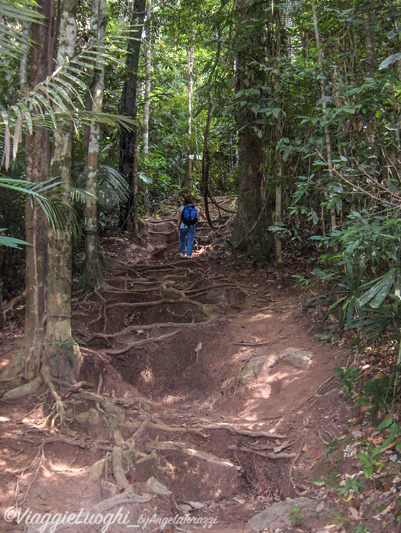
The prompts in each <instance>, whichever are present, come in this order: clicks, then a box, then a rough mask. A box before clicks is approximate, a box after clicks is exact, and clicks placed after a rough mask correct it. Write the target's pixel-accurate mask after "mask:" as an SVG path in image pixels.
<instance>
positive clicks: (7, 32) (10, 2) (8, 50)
mask: <svg viewBox="0 0 401 533" xmlns="http://www.w3.org/2000/svg"><path fill="white" fill-rule="evenodd" d="M36 7H37V4H36V2H34V1H33V0H18V2H17V1H14V0H0V55H1V56H3V57H10V58H18V57H19V56H20V55H21V54H22V53H23V52H24V46H26V45H28V44H29V43H30V40H29V38H28V37H27V36H26V35H24V34H23V32H21V27H20V26H21V24H29V23H32V22H40V21H41V20H42V19H43V16H42V15H40V14H39V13H37V12H36V11H34V8H36ZM7 21H8V24H7Z"/></svg>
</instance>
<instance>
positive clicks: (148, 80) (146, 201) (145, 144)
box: [143, 0, 152, 213]
mask: <svg viewBox="0 0 401 533" xmlns="http://www.w3.org/2000/svg"><path fill="white" fill-rule="evenodd" d="M145 29H146V50H145V95H144V99H143V154H144V158H145V161H147V160H148V155H149V112H150V86H151V42H152V3H151V0H147V2H146V25H145ZM143 189H144V193H143V205H144V209H145V213H149V196H148V187H147V185H146V183H144V185H143Z"/></svg>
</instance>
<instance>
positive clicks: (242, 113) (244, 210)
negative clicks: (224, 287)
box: [228, 0, 274, 259]
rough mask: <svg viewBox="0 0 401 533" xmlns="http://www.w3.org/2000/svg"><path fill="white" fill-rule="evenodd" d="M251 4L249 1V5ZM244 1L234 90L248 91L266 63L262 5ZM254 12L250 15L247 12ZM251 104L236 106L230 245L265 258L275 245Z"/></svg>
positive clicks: (240, 3) (259, 138) (259, 134)
mask: <svg viewBox="0 0 401 533" xmlns="http://www.w3.org/2000/svg"><path fill="white" fill-rule="evenodd" d="M251 3H252V2H251ZM251 3H250V2H249V1H247V0H236V8H237V10H238V13H239V19H238V21H237V32H236V33H237V35H236V43H237V48H238V53H237V84H236V90H237V92H239V91H244V92H245V91H247V90H249V89H251V88H252V87H254V86H255V85H263V84H264V83H265V82H266V80H265V75H264V73H263V70H262V69H260V68H259V67H258V65H262V64H264V62H265V47H264V32H263V31H262V30H263V27H264V24H263V20H264V16H265V15H264V13H263V8H262V6H261V5H257V4H256V2H255V3H252V5H250V4H251ZM251 8H252V9H253V10H254V12H253V16H252V17H251V16H250V15H249V14H248V9H251ZM255 11H259V13H258V15H259V17H260V18H259V17H258V21H260V26H259V25H258V27H257V28H255V27H254V21H255V19H256V14H255ZM252 103H253V101H252V100H249V101H248V102H247V103H246V105H243V106H239V107H238V110H237V113H236V120H237V129H238V172H239V191H238V210H237V215H236V218H235V220H234V226H233V231H232V234H231V236H230V238H229V241H228V242H229V243H230V244H231V246H232V247H233V248H239V249H243V250H244V251H246V252H247V253H248V254H250V255H253V256H256V255H258V256H260V258H261V259H264V258H266V256H267V254H269V253H270V252H271V251H272V249H273V246H274V242H273V237H272V236H271V235H270V234H269V232H267V230H266V228H267V227H268V226H269V225H271V213H268V212H267V209H266V207H267V202H268V198H267V197H266V186H265V152H264V144H263V140H262V131H261V130H260V125H259V123H258V122H257V120H258V118H259V117H258V116H255V113H254V111H253V110H252V109H251V105H252Z"/></svg>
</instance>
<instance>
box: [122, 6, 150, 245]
mask: <svg viewBox="0 0 401 533" xmlns="http://www.w3.org/2000/svg"><path fill="white" fill-rule="evenodd" d="M145 6H146V0H135V2H134V8H133V15H132V26H133V27H135V28H136V30H135V32H134V34H135V35H134V37H135V39H131V40H130V41H129V44H128V49H127V59H126V64H125V81H124V87H123V90H122V96H121V114H122V115H124V116H126V117H130V118H132V119H133V120H136V118H137V81H138V64H139V52H140V48H141V35H142V28H143V23H144V19H145ZM137 139H138V127H137V125H136V124H135V125H133V126H132V128H131V129H130V130H121V134H120V164H119V170H120V173H121V174H122V175H123V176H124V177H125V179H126V180H127V182H128V185H129V190H130V195H129V200H128V204H127V208H126V211H125V213H124V217H123V221H122V222H123V227H124V229H129V230H132V231H133V232H134V235H138V198H137V190H138V177H137V172H136V168H137Z"/></svg>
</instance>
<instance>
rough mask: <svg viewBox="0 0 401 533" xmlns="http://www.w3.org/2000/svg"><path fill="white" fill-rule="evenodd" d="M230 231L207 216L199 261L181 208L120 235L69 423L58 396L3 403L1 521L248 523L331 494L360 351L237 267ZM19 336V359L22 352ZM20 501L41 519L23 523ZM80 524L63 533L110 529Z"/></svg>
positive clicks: (83, 325) (286, 285) (175, 527)
mask: <svg viewBox="0 0 401 533" xmlns="http://www.w3.org/2000/svg"><path fill="white" fill-rule="evenodd" d="M224 231H225V230H224V226H222V228H221V229H220V231H219V232H218V233H217V234H214V233H213V232H211V231H210V230H209V229H208V227H207V226H206V225H205V224H203V225H202V224H200V225H199V229H198V232H197V239H196V247H195V252H194V256H193V259H190V260H186V259H182V258H181V257H180V256H179V249H178V243H177V236H176V233H175V223H174V221H171V220H169V219H165V220H160V221H157V222H153V223H150V224H149V225H148V227H147V229H146V231H145V232H144V234H143V242H142V244H141V245H138V244H134V243H132V242H130V240H129V238H128V237H127V238H123V237H121V238H118V239H117V238H113V239H105V241H104V243H103V244H104V246H105V247H106V249H107V256H108V260H109V271H108V274H107V283H108V284H109V287H108V288H107V289H105V290H103V291H99V292H94V293H91V294H86V295H85V297H83V295H80V294H78V295H77V300H76V301H75V308H74V315H73V318H74V334H75V336H76V337H78V338H80V339H81V340H82V342H83V343H84V344H82V352H83V354H84V356H85V362H84V366H83V370H82V376H81V378H82V386H81V388H80V389H79V390H75V389H70V390H64V395H63V399H64V402H65V405H66V409H67V420H66V423H65V425H64V427H63V428H62V429H61V430H59V431H55V430H54V431H50V430H49V428H48V427H46V426H45V425H44V421H45V419H46V416H47V415H49V409H48V406H49V404H48V402H49V401H50V398H49V397H48V396H46V395H43V396H41V397H39V398H37V399H35V401H34V402H32V399H31V400H27V401H25V402H20V403H18V404H14V405H10V404H6V403H5V402H1V403H2V417H1V422H0V428H1V435H0V440H1V445H2V449H3V455H2V459H1V461H2V467H3V468H2V473H1V474H0V487H1V489H0V490H1V513H2V516H1V517H0V521H1V526H0V530H1V531H17V532H18V531H29V532H30V533H32V532H33V531H39V525H38V520H39V518H36V524H35V521H34V520H35V519H34V518H32V517H33V516H37V517H42V519H43V516H44V514H46V513H49V516H51V517H53V518H54V515H55V513H61V515H63V516H66V515H68V513H72V512H78V511H79V510H81V509H90V512H91V513H92V515H93V516H98V515H99V513H100V515H102V516H104V515H105V513H107V512H108V513H111V515H112V516H113V517H114V519H115V521H116V522H115V523H113V525H112V526H110V527H109V528H108V531H113V532H116V533H118V532H120V531H124V532H126V531H128V530H129V529H128V524H129V525H130V528H132V529H133V530H134V531H135V530H139V531H148V532H150V531H161V530H163V531H166V532H167V533H169V532H170V533H171V532H173V531H187V532H195V531H201V530H203V531H205V530H206V531H212V532H215V533H216V532H219V533H224V532H225V533H238V532H240V531H244V530H245V531H246V530H247V529H246V528H247V527H249V526H246V524H247V522H248V521H249V520H250V519H251V518H252V517H253V516H254V515H255V514H256V513H258V512H260V511H263V510H264V509H266V508H268V507H269V506H271V505H272V504H274V503H278V502H282V501H284V500H286V498H289V497H290V498H297V497H300V496H303V497H307V498H311V499H315V500H321V499H322V498H324V499H326V498H327V492H326V493H325V495H324V496H323V493H322V492H321V488H320V487H319V482H317V481H314V480H316V479H317V478H322V477H323V476H325V475H326V474H327V472H328V469H329V466H330V461H329V458H327V457H326V455H327V453H326V454H325V452H327V436H328V435H333V436H336V437H338V438H340V437H341V436H343V437H344V435H345V434H346V432H347V428H348V427H350V424H351V418H352V416H353V413H351V412H349V408H348V407H345V404H341V403H340V393H339V390H338V383H337V382H336V380H335V379H334V372H335V369H336V368H337V367H339V366H341V365H342V364H344V361H345V358H346V356H347V354H346V352H343V351H342V350H341V349H339V348H338V347H335V346H332V345H325V344H323V343H322V342H320V341H319V340H318V339H317V338H316V337H315V333H316V332H317V329H316V327H317V326H316V325H314V323H313V322H312V321H311V319H310V317H309V316H308V315H307V313H306V311H305V309H304V308H303V306H302V299H301V298H300V292H299V289H298V287H297V285H296V282H295V281H294V280H293V279H292V278H291V277H290V276H287V275H285V273H284V272H281V271H278V270H276V269H274V268H268V269H264V270H260V269H252V268H250V267H247V266H246V265H244V264H242V263H241V262H238V261H237V262H236V260H235V258H234V257H233V256H232V255H229V254H228V253H227V252H226V251H225V249H224V243H223V239H224ZM113 258H116V259H118V260H119V263H118V264H117V263H116V264H114V263H113V264H112V262H113ZM5 340H6V342H4V343H3V345H2V346H1V348H0V354H2V355H3V354H4V356H3V359H2V362H3V364H5V362H6V361H7V358H9V357H11V356H12V354H13V353H14V352H15V351H16V350H17V348H18V337H17V336H15V335H13V336H9V337H8V338H7V339H5ZM325 442H326V447H325V445H324V444H325ZM349 461H350V463H349V465H348V466H347V465H346V464H343V465H342V466H343V467H344V468H350V469H351V471H352V468H353V465H352V459H350V460H349ZM138 500H140V501H138ZM142 500H143V501H142ZM127 502H128V503H127ZM14 505H16V506H17V507H18V508H19V509H20V510H21V512H26V513H27V514H25V516H24V515H21V514H20V517H19V520H18V519H17V518H14V520H11V521H10V522H8V523H7V522H6V521H5V520H4V519H3V516H4V512H5V510H6V509H8V508H9V507H11V506H14ZM27 510H29V512H28V511H27ZM29 513H31V514H30V515H29ZM35 513H36V515H35ZM63 513H64V514H63ZM113 513H114V514H113ZM117 513H120V514H121V516H120V522H119V523H118V520H117V518H118V517H117ZM88 516H89V515H88ZM29 517H31V518H29ZM185 517H186V518H185ZM81 519H82V520H83V518H82V516H81ZM123 519H124V520H127V522H125V523H122V521H123ZM29 520H31V521H29ZM70 520H71V522H70V523H71V524H72V525H71V526H70V527H66V526H61V525H60V526H58V528H57V529H55V530H56V531H74V532H75V531H76V532H79V531H83V532H85V533H86V532H92V531H93V532H95V531H96V532H98V531H101V530H102V527H103V526H104V523H98V525H91V524H90V522H89V521H88V522H87V523H82V522H81V525H78V522H74V521H73V520H74V518H71V519H70ZM88 520H89V519H88ZM99 520H100V518H99ZM163 520H165V522H164V523H163ZM168 520H170V522H169V523H168ZM18 521H19V522H20V523H19V524H18V523H17V522H18ZM333 521H334V520H333ZM328 523H331V522H329V521H328V519H327V520H326V521H325V522H324V523H321V521H320V523H319V521H318V522H316V524H317V525H316V526H314V527H311V526H309V529H305V528H304V527H305V526H302V524H301V525H298V526H296V525H293V526H291V527H288V528H287V529H286V531H318V530H319V527H323V526H324V525H325V524H328ZM287 524H288V522H287ZM162 526H163V528H162ZM49 527H50V526H49ZM49 527H48V528H47V529H46V531H49V530H50V529H49ZM135 528H136V529H135ZM284 530H285V529H282V531H284Z"/></svg>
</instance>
